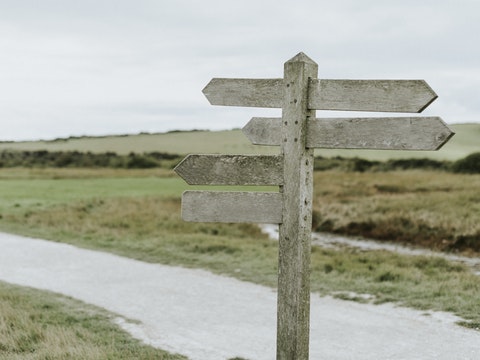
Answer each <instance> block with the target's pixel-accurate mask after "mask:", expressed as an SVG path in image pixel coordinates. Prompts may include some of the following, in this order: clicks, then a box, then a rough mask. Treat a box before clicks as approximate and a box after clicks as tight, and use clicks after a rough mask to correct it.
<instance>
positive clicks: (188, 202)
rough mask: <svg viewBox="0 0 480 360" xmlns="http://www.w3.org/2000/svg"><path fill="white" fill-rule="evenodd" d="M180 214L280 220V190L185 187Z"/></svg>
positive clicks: (195, 217)
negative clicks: (198, 189) (215, 189)
mask: <svg viewBox="0 0 480 360" xmlns="http://www.w3.org/2000/svg"><path fill="white" fill-rule="evenodd" d="M182 218H183V219H184V220H185V221H193V222H226V223H244V222H251V223H267V224H280V223H281V222H282V194H280V193H276V192H242V191H238V192H237V191H232V192H222V191H185V192H184V193H183V195H182Z"/></svg>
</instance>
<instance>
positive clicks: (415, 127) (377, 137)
mask: <svg viewBox="0 0 480 360" xmlns="http://www.w3.org/2000/svg"><path fill="white" fill-rule="evenodd" d="M318 120H320V119H318ZM314 124H315V125H314ZM311 125H314V126H310V127H309V129H308V135H307V146H308V147H313V148H328V149H376V150H437V149H439V148H440V147H442V146H443V144H445V143H446V142H447V141H448V139H450V138H451V137H452V136H453V135H454V133H453V132H452V131H451V130H450V129H449V128H448V127H447V126H446V124H445V123H444V122H443V121H442V119H440V118H439V117H405V118H356V119H355V118H353V119H321V120H320V121H315V122H313V123H312V124H311Z"/></svg>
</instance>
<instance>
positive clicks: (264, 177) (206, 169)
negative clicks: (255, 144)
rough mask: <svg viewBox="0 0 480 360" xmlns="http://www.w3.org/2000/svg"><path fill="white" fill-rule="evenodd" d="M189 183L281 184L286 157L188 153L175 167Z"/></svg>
mask: <svg viewBox="0 0 480 360" xmlns="http://www.w3.org/2000/svg"><path fill="white" fill-rule="evenodd" d="M174 170H175V172H176V173H177V174H178V175H180V176H181V177H182V178H183V179H184V180H185V181H186V182H187V184H190V185H282V184H283V157H282V156H268V155H188V156H187V157H186V158H185V159H183V160H182V162H181V163H180V164H178V165H177V167H176V168H175V169H174Z"/></svg>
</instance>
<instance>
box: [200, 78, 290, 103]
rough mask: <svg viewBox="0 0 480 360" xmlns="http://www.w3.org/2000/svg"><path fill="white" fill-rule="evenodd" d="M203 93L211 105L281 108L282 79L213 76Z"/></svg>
mask: <svg viewBox="0 0 480 360" xmlns="http://www.w3.org/2000/svg"><path fill="white" fill-rule="evenodd" d="M203 94H204V95H205V96H206V98H207V99H208V101H209V102H210V104H212V105H226V106H250V107H266V108H281V107H282V104H283V79H219V78H213V79H212V80H211V81H210V82H209V83H208V84H207V86H205V88H204V89H203Z"/></svg>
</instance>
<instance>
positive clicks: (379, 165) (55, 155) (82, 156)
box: [0, 150, 480, 174]
mask: <svg viewBox="0 0 480 360" xmlns="http://www.w3.org/2000/svg"><path fill="white" fill-rule="evenodd" d="M182 158H183V156H182V155H177V154H169V153H160V152H150V153H143V154H137V153H133V152H132V153H130V154H128V155H118V154H116V153H114V152H105V153H91V152H85V153H84V152H79V151H53V152H50V151H45V150H41V151H9V150H4V151H2V152H0V167H5V168H6V167H94V168H95V167H110V168H124V169H146V168H154V167H162V168H169V169H171V168H173V167H174V166H175V165H176V164H178V163H179V162H180V161H181V160H182ZM314 167H315V170H317V171H322V170H331V169H339V170H344V171H356V172H365V171H391V170H408V169H428V170H441V171H451V172H455V173H468V174H479V173H480V152H478V153H473V154H471V155H469V156H467V157H465V158H463V159H460V160H458V161H454V162H452V161H438V160H432V159H427V158H422V159H394V160H388V161H372V160H365V159H360V158H342V157H334V158H323V157H316V158H315V165H314Z"/></svg>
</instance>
